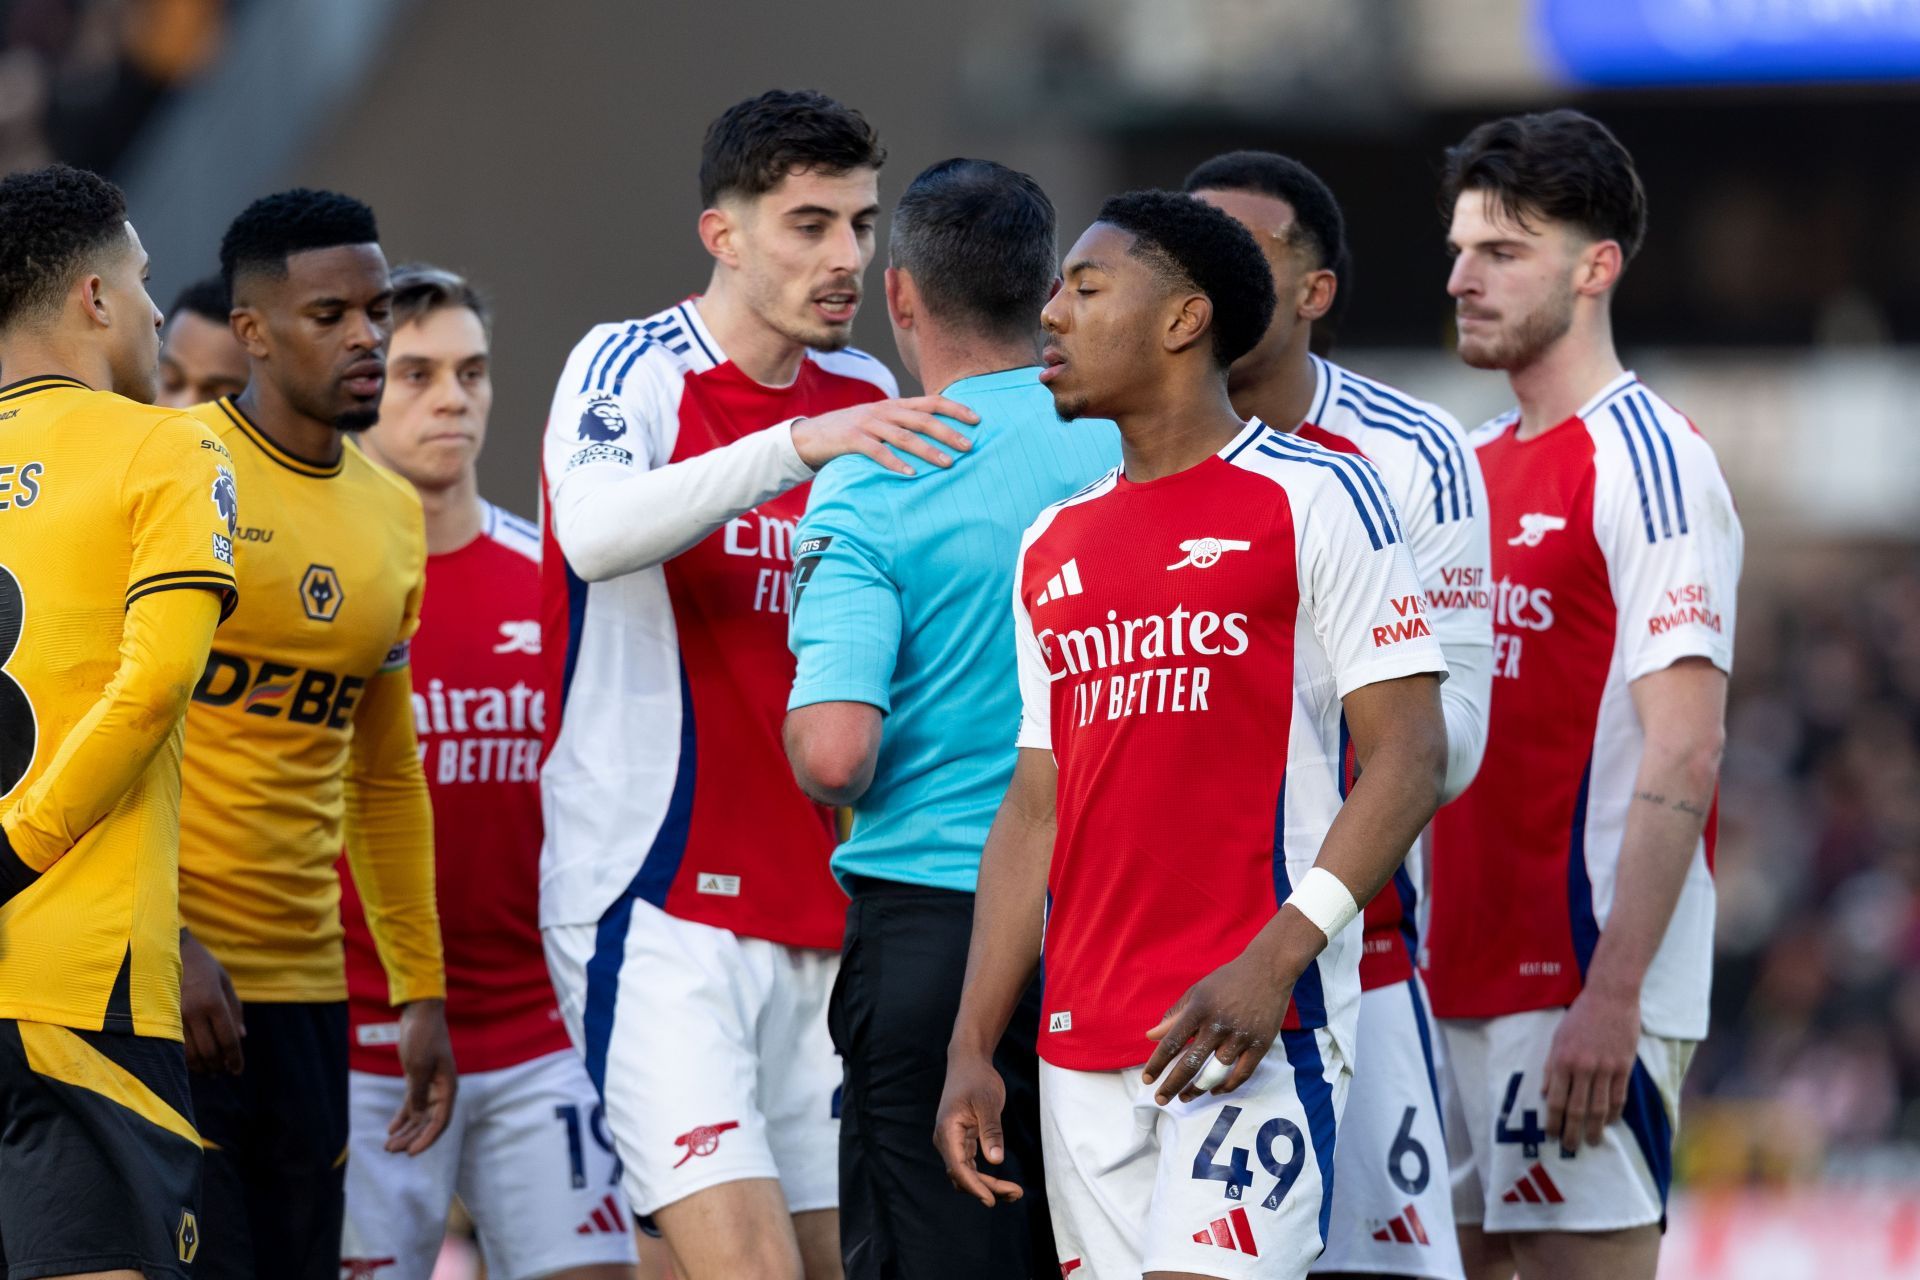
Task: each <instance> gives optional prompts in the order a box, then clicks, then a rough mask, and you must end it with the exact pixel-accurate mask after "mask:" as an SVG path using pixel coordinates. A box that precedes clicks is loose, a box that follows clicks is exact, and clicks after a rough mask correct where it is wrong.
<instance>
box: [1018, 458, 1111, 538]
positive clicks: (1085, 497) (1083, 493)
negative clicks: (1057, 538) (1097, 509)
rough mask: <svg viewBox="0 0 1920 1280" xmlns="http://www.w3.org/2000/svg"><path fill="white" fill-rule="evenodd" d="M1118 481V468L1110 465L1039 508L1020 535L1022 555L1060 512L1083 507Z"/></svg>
mask: <svg viewBox="0 0 1920 1280" xmlns="http://www.w3.org/2000/svg"><path fill="white" fill-rule="evenodd" d="M1119 483H1120V468H1119V467H1112V468H1110V469H1109V470H1107V471H1106V472H1105V473H1104V474H1102V475H1101V476H1100V477H1099V479H1097V480H1094V481H1093V482H1092V483H1090V484H1087V485H1085V486H1083V487H1081V488H1080V489H1079V490H1077V491H1076V492H1074V493H1070V494H1068V495H1067V496H1066V497H1064V498H1062V499H1060V500H1059V501H1058V502H1054V503H1050V504H1048V505H1047V506H1045V507H1043V508H1041V510H1040V514H1039V515H1037V516H1035V517H1034V518H1033V523H1031V524H1029V525H1028V526H1027V531H1026V533H1025V534H1023V535H1022V536H1021V539H1020V550H1021V553H1022V554H1023V555H1024V554H1025V552H1026V549H1027V548H1028V547H1031V546H1032V545H1033V544H1034V543H1036V542H1038V541H1039V540H1040V539H1041V538H1042V537H1043V536H1044V535H1045V534H1046V533H1047V531H1048V530H1049V529H1051V528H1053V527H1054V524H1055V522H1056V521H1058V520H1059V518H1060V516H1061V514H1062V513H1064V512H1067V511H1071V510H1073V509H1074V508H1075V507H1083V506H1085V505H1087V504H1088V503H1091V502H1094V501H1096V500H1098V499H1100V498H1104V497H1106V496H1107V495H1108V494H1110V493H1112V492H1113V491H1114V489H1115V487H1116V486H1118V485H1119Z"/></svg>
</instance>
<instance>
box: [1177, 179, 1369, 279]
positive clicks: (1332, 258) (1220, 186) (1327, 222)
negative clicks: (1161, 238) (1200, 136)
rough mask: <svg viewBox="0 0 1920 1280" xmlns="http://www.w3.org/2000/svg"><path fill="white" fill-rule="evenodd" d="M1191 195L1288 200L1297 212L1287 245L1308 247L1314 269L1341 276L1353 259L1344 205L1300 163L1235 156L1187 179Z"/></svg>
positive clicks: (1295, 212) (1294, 215) (1294, 212)
mask: <svg viewBox="0 0 1920 1280" xmlns="http://www.w3.org/2000/svg"><path fill="white" fill-rule="evenodd" d="M1186 189H1187V192H1188V194H1189V195H1191V194H1192V193H1193V192H1195V191H1247V192H1252V193H1253V194H1255V195H1262V196H1272V197H1273V198H1274V199H1275V200H1284V201H1286V202H1287V205H1288V206H1289V207H1290V208H1292V210H1293V227H1292V230H1291V231H1290V232H1289V233H1288V236H1287V239H1288V240H1290V241H1292V242H1293V243H1294V244H1303V245H1305V246H1306V247H1307V249H1308V251H1309V252H1311V253H1312V254H1313V260H1314V263H1313V264H1314V266H1316V267H1319V268H1331V269H1333V270H1335V271H1337V270H1339V266H1340V263H1341V262H1342V261H1343V260H1344V259H1345V258H1346V256H1347V220H1346V218H1344V217H1343V216H1341V213H1340V202H1339V201H1338V200H1335V199H1334V198H1333V192H1332V191H1331V190H1330V189H1329V188H1328V186H1327V184H1326V183H1324V182H1322V181H1321V180H1320V175H1319V174H1317V173H1315V172H1314V171H1313V170H1311V169H1309V168H1307V166H1305V165H1303V164H1301V163H1300V162H1299V161H1298V160H1295V159H1294V158H1293V157H1292V156H1283V155H1279V154H1276V153H1275V152H1272V151H1229V152H1227V153H1226V154H1225V155H1221V156H1215V157H1214V158H1213V159H1211V160H1207V161H1204V162H1202V163H1201V165H1200V166H1199V167H1198V168H1196V169H1195V170H1194V171H1193V172H1192V173H1190V174H1188V175H1187V181H1186Z"/></svg>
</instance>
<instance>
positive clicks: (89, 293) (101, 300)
mask: <svg viewBox="0 0 1920 1280" xmlns="http://www.w3.org/2000/svg"><path fill="white" fill-rule="evenodd" d="M73 291H74V296H75V297H77V298H78V299H79V300H80V310H81V311H82V312H84V313H85V315H86V317H87V319H88V320H90V321H92V322H93V323H94V324H97V325H99V326H100V327H101V328H103V329H104V328H106V327H107V326H109V325H111V324H112V323H113V317H112V316H111V314H109V311H110V309H109V308H108V306H107V281H106V278H105V277H104V276H98V275H84V276H81V277H80V279H79V281H78V282H77V283H75V285H74V286H73Z"/></svg>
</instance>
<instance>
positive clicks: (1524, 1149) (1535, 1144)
mask: <svg viewBox="0 0 1920 1280" xmlns="http://www.w3.org/2000/svg"><path fill="white" fill-rule="evenodd" d="M1523 1076H1524V1073H1522V1072H1519V1071H1516V1072H1514V1073H1513V1074H1512V1075H1511V1076H1508V1077H1507V1096H1506V1097H1505V1098H1504V1099H1502V1100H1501V1102H1500V1118H1499V1119H1498V1120H1496V1121H1494V1122H1493V1140H1494V1141H1495V1142H1498V1143H1501V1144H1502V1145H1512V1144H1513V1143H1516V1142H1517V1143H1519V1144H1520V1154H1521V1156H1523V1157H1524V1158H1526V1159H1528V1160H1535V1159H1538V1158H1539V1155H1540V1144H1541V1143H1543V1142H1545V1141H1546V1140H1547V1131H1546V1130H1545V1129H1542V1128H1541V1127H1540V1113H1539V1112H1538V1111H1536V1110H1534V1109H1533V1108H1532V1107H1526V1108H1523V1109H1522V1110H1521V1112H1520V1127H1519V1128H1518V1129H1515V1128H1513V1127H1512V1126H1511V1125H1509V1124H1508V1123H1507V1122H1508V1121H1509V1120H1511V1119H1512V1118H1513V1104H1514V1103H1516V1102H1518V1101H1519V1100H1520V1081H1521V1080H1522V1078H1523ZM1561 1154H1562V1155H1564V1156H1566V1157H1568V1158H1569V1159H1571V1158H1572V1157H1573V1156H1574V1155H1576V1154H1578V1153H1577V1152H1573V1151H1562V1152H1561Z"/></svg>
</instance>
